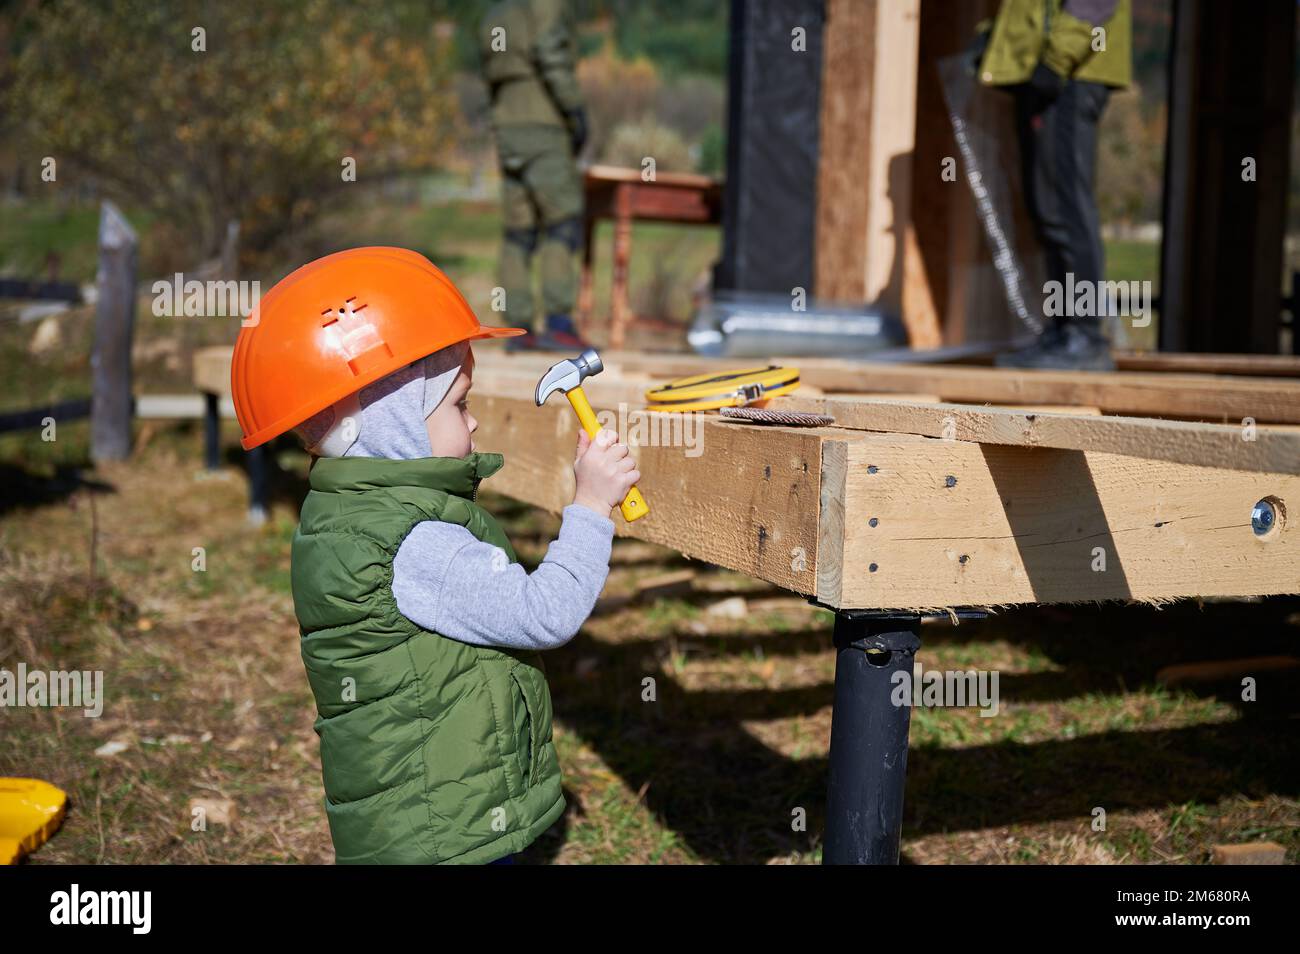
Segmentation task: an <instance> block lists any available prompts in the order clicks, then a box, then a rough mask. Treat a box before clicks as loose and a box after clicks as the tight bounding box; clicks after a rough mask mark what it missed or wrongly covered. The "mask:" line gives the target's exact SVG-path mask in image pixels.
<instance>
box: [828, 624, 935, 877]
mask: <svg viewBox="0 0 1300 954" xmlns="http://www.w3.org/2000/svg"><path fill="white" fill-rule="evenodd" d="M920 629H921V618H920V616H918V615H915V614H892V615H891V614H882V613H859V612H854V611H852V610H839V611H837V612H836V614H835V650H836V657H835V710H834V713H833V715H832V716H831V752H830V763H831V764H830V783H829V786H828V791H827V796H826V843H825V846H824V848H823V851H822V863H823V864H828V865H842V864H868V865H870V864H876V865H883V864H890V865H892V864H897V863H898V843H899V836H900V832H901V830H902V826H903V788H904V785H905V783H906V780H907V733H908V728H909V726H910V725H911V719H912V707H911V701H912V692H911V678H912V662H913V660H914V659H915V657H916V651H917V650H918V649H919V648H920V647H921V637H920V635H919V633H920ZM897 673H906V674H907V680H906V683H905V685H906V696H905V699H906V704H904V705H896V704H895V700H896V699H897V697H898V695H899V692H900V690H899V689H898V686H899V684H900V680H898V679H896V678H895V676H896V674H897Z"/></svg>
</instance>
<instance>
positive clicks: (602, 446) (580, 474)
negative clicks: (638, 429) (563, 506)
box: [573, 428, 641, 517]
mask: <svg viewBox="0 0 1300 954" xmlns="http://www.w3.org/2000/svg"><path fill="white" fill-rule="evenodd" d="M573 473H574V475H575V476H576V477H577V478H578V487H577V490H576V491H575V492H574V494H573V502H574V503H576V504H581V505H582V506H584V507H587V508H588V509H590V510H594V511H596V513H598V514H600V515H601V516H602V517H608V516H609V511H610V508H611V507H617V506H618V505H619V504H621V503H622V502H623V498H624V497H626V496H627V492H628V490H630V489H631V488H632V485H633V484H635V483H636V482H637V481H638V480H640V479H641V472H640V471H639V470H637V469H636V461H634V460H633V459H632V458H631V457H630V456H629V455H628V450H627V445H626V444H619V443H618V434H617V433H615V432H614V431H611V430H609V429H608V428H606V429H605V430H602V431H599V432H598V433H597V434H596V439H595V440H592V439H591V438H590V437H588V436H587V432H586V431H583V430H580V431H579V432H578V453H577V456H576V457H575V458H574V460H573Z"/></svg>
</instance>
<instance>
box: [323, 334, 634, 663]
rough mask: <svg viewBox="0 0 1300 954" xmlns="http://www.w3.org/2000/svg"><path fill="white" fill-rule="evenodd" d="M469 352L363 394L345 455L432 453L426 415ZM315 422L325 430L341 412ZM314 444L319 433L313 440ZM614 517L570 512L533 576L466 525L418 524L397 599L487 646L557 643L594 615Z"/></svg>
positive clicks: (434, 359) (401, 562)
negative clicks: (465, 526) (479, 537)
mask: <svg viewBox="0 0 1300 954" xmlns="http://www.w3.org/2000/svg"><path fill="white" fill-rule="evenodd" d="M467 351H468V349H467V348H461V349H456V348H452V349H443V351H440V352H437V353H435V354H432V355H430V356H429V357H428V358H425V359H422V360H421V361H416V362H413V363H412V364H411V365H409V366H408V367H406V368H403V369H402V370H400V371H397V372H394V373H393V374H390V375H389V376H388V377H386V378H384V379H383V380H382V381H377V382H376V383H374V384H372V385H370V386H369V387H366V388H364V389H363V390H362V391H361V393H360V396H359V397H360V410H359V413H358V414H357V418H358V420H356V421H355V422H354V423H355V431H356V441H355V443H353V444H352V445H351V446H350V447H348V449H347V450H346V451H345V452H344V453H343V456H344V457H384V458H388V459H392V460H411V459H415V458H423V457H431V456H433V450H432V448H431V447H430V445H429V435H428V431H427V430H426V428H425V423H424V421H425V418H426V417H428V415H429V414H430V413H432V411H433V410H434V408H435V407H437V405H438V403H439V402H440V401H441V400H442V398H443V397H444V396H445V395H446V393H447V391H448V390H449V389H450V387H451V381H452V380H453V379H454V378H455V374H454V373H451V374H450V375H449V374H448V372H449V371H451V372H454V371H455V370H458V369H459V368H460V365H461V363H462V362H463V360H464V356H465V354H466V353H467ZM318 417H321V419H320V420H317V419H313V420H312V421H309V422H307V425H305V427H304V430H305V431H306V433H307V434H308V435H319V434H321V433H324V432H325V431H326V430H328V429H329V427H330V426H331V425H332V423H333V417H334V415H333V414H332V413H331V412H330V411H329V410H326V411H323V412H322V416H318ZM306 440H307V443H308V444H309V445H310V444H312V443H314V441H313V440H312V439H311V436H308V437H307V438H306ZM613 537H614V523H613V521H611V520H610V519H609V517H606V516H601V515H600V514H598V513H596V512H594V511H592V510H589V509H587V508H586V507H582V506H579V505H577V504H570V505H569V506H567V507H565V508H564V510H563V520H562V522H561V525H560V533H559V536H558V537H556V539H555V540H554V541H552V542H551V545H550V547H548V548H547V551H546V555H545V556H544V557H543V558H542V562H541V564H540V565H539V566H538V567H537V569H536V570H534V571H533V572H532V573H528V572H527V571H526V570H525V569H524V568H523V567H522V566H521V565H520V564H518V563H511V562H510V561H509V560H508V559H507V557H506V554H505V551H504V550H502V549H501V548H500V547H496V546H493V545H492V544H490V543H485V542H483V541H481V540H479V539H478V538H476V537H475V536H474V535H473V534H472V533H470V532H469V531H468V530H466V529H465V528H464V527H462V526H459V525H457V524H452V523H443V522H442V521H439V520H426V521H424V522H422V523H417V524H416V525H415V527H414V528H412V530H411V532H410V533H409V534H408V535H407V537H406V539H405V540H404V541H402V544H401V546H400V547H399V548H398V551H397V556H396V557H395V559H394V560H393V596H394V597H395V599H396V601H397V608H398V610H400V611H401V613H402V615H404V616H405V617H406V618H407V619H409V620H411V621H412V622H413V623H415V624H417V625H418V626H421V627H423V628H424V629H428V630H433V631H434V632H437V633H442V634H443V635H445V636H449V637H451V638H452V639H457V640H460V641H461V642H466V643H473V644H475V645H479V646H506V647H510V648H514V649H554V648H556V647H557V646H562V645H564V644H565V643H567V642H568V641H569V640H570V639H572V638H573V637H574V636H575V635H576V634H577V632H578V629H579V628H580V627H581V626H582V624H583V622H585V621H586V619H587V617H588V616H590V615H591V611H592V608H593V607H594V606H595V604H596V598H597V597H598V596H599V595H600V591H601V589H602V588H603V587H604V585H605V579H606V577H607V576H608V575H609V555H610V548H611V546H612V543H613Z"/></svg>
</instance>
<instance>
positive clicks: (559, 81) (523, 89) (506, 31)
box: [479, 0, 582, 128]
mask: <svg viewBox="0 0 1300 954" xmlns="http://www.w3.org/2000/svg"><path fill="white" fill-rule="evenodd" d="M479 58H480V60H481V62H482V67H483V78H484V79H486V80H487V84H488V93H489V96H490V97H491V103H492V124H493V125H494V126H496V127H497V128H500V127H502V126H512V125H518V124H526V125H541V126H561V127H566V126H567V124H568V123H567V120H566V119H565V113H570V112H573V111H574V110H576V109H580V108H582V92H581V90H580V89H579V87H578V78H577V75H576V73H575V63H576V60H577V52H576V50H575V47H574V41H573V28H572V24H571V23H570V21H569V15H568V11H567V10H566V8H565V4H564V0H502V2H500V3H496V4H493V5H492V7H491V8H489V9H488V12H487V13H486V14H485V15H484V16H483V19H482V21H481V22H480V23H479Z"/></svg>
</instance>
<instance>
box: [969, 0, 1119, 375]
mask: <svg viewBox="0 0 1300 954" xmlns="http://www.w3.org/2000/svg"><path fill="white" fill-rule="evenodd" d="M1132 29H1133V28H1132V15H1131V12H1130V9H1129V0H1064V2H1062V0H1002V5H1001V7H999V9H998V13H997V17H996V19H995V20H994V21H993V27H992V33H991V34H990V36H989V39H988V46H987V48H986V49H985V51H984V55H983V57H982V59H981V65H980V68H979V76H980V80H981V81H982V82H983V83H985V84H987V85H990V86H1003V87H1007V88H1008V89H1009V90H1010V91H1011V92H1013V93H1014V95H1015V98H1016V133H1017V137H1018V139H1019V142H1020V162H1021V175H1022V177H1023V182H1024V194H1025V203H1026V205H1027V206H1028V210H1029V215H1030V217H1031V219H1032V220H1033V222H1034V228H1035V231H1036V232H1037V235H1038V239H1039V241H1040V242H1041V243H1042V246H1043V252H1044V255H1045V257H1046V264H1047V278H1048V280H1049V281H1053V282H1060V283H1061V287H1062V288H1063V289H1068V288H1070V287H1071V286H1070V285H1069V284H1068V283H1067V278H1066V276H1067V274H1068V275H1072V276H1073V283H1074V287H1081V283H1083V282H1091V283H1093V291H1094V293H1095V292H1097V291H1098V290H1099V289H1100V282H1101V281H1102V279H1103V277H1104V263H1105V256H1104V253H1103V250H1102V240H1101V222H1100V217H1099V215H1098V212H1097V200H1096V196H1095V182H1096V168H1097V125H1098V122H1099V121H1100V119H1101V114H1102V112H1103V110H1105V108H1106V102H1107V100H1108V99H1109V97H1110V92H1111V90H1112V89H1123V88H1126V87H1127V86H1128V85H1129V83H1130V82H1131V80H1132V70H1133V66H1132V51H1131V50H1132V42H1131V40H1132ZM1094 300H1096V301H1098V305H1099V307H1098V309H1097V313H1096V314H1093V315H1069V314H1066V315H1056V316H1052V317H1050V318H1049V319H1048V324H1047V326H1046V327H1045V328H1044V330H1043V332H1042V334H1040V335H1039V338H1038V340H1037V341H1035V342H1034V343H1033V344H1032V345H1031V346H1029V347H1028V348H1025V349H1022V350H1020V351H1016V352H1012V353H1010V354H1004V355H1000V356H999V357H998V360H997V363H998V364H999V365H1002V366H1007V367H1021V368H1077V369H1091V370H1112V369H1114V367H1115V362H1114V359H1113V358H1112V357H1111V354H1110V342H1109V341H1108V340H1107V338H1106V335H1105V333H1104V332H1103V330H1102V318H1103V316H1104V314H1105V311H1104V309H1103V308H1101V307H1100V296H1099V295H1098V296H1096V297H1095V298H1094Z"/></svg>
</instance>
